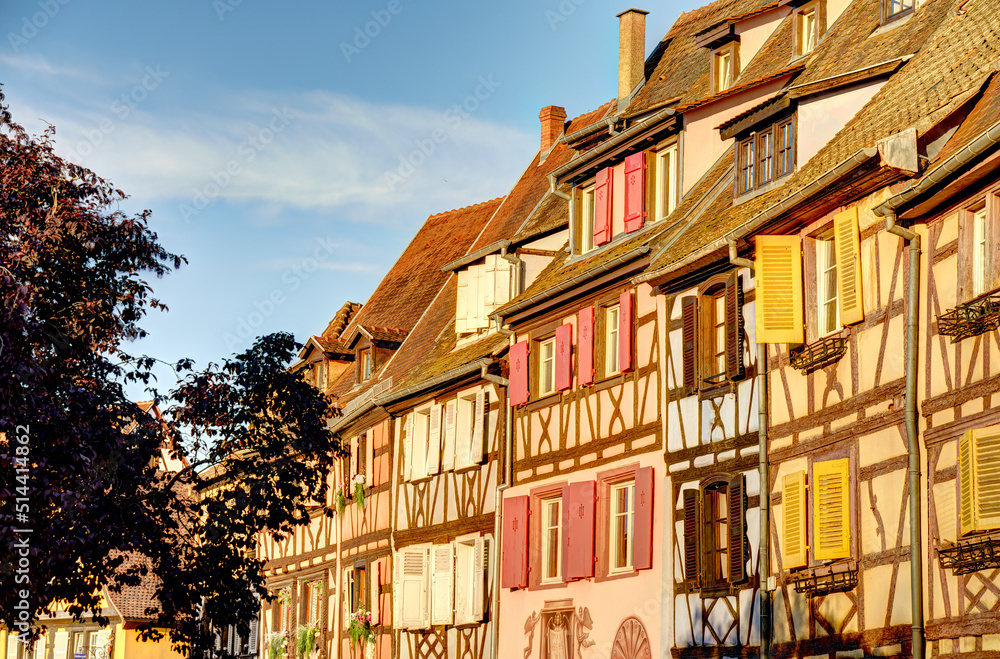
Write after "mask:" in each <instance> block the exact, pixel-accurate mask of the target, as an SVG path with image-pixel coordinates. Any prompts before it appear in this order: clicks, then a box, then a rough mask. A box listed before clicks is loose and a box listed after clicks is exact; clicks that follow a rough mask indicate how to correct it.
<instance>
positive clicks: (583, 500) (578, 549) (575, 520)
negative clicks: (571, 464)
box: [563, 481, 597, 581]
mask: <svg viewBox="0 0 1000 659" xmlns="http://www.w3.org/2000/svg"><path fill="white" fill-rule="evenodd" d="M596 499H597V483H595V482H594V481H583V482H581V483H571V484H569V485H567V486H566V487H564V488H563V581H572V580H574V579H586V578H587V577H592V576H594V519H595V518H594V502H595V501H596Z"/></svg>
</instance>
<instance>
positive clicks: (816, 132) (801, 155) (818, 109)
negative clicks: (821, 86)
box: [796, 81, 885, 167]
mask: <svg viewBox="0 0 1000 659" xmlns="http://www.w3.org/2000/svg"><path fill="white" fill-rule="evenodd" d="M884 84H885V81H879V82H873V83H869V84H867V85H862V86H860V87H856V88H854V89H850V90H848V91H841V92H837V93H833V94H828V95H825V96H821V97H819V98H815V99H811V100H809V101H800V102H799V109H798V122H799V123H798V137H797V140H798V144H797V146H798V154H797V156H796V163H798V166H799V167H802V166H803V165H805V164H806V163H807V162H809V159H810V158H812V157H813V156H814V155H816V154H817V153H818V152H819V150H820V149H822V148H823V146H824V145H826V143H827V142H829V141H830V139H832V138H833V136H834V135H836V134H837V131H839V130H840V129H841V128H842V127H843V126H844V124H846V123H847V122H848V121H849V120H850V119H851V117H853V116H854V115H856V114H857V113H858V110H860V109H861V108H862V107H864V105H865V103H867V102H868V101H869V100H871V97H872V96H874V95H875V94H876V92H878V90H880V89H882V85H884Z"/></svg>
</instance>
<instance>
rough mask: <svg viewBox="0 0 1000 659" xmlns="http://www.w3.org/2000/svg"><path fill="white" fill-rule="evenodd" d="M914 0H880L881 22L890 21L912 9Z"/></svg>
mask: <svg viewBox="0 0 1000 659" xmlns="http://www.w3.org/2000/svg"><path fill="white" fill-rule="evenodd" d="M914 2H915V0H882V22H886V21H890V20H893V19H896V18H899V17H900V16H903V15H904V14H906V13H908V12H910V11H912V10H913V7H914Z"/></svg>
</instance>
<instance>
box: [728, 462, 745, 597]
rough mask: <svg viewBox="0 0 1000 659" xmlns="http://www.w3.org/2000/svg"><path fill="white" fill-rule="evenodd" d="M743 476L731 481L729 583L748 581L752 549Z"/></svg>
mask: <svg viewBox="0 0 1000 659" xmlns="http://www.w3.org/2000/svg"><path fill="white" fill-rule="evenodd" d="M745 490H746V488H745V486H744V484H743V474H739V475H737V476H733V477H732V479H731V480H730V481H729V583H742V582H744V581H746V578H747V570H746V563H747V560H748V559H749V558H750V547H749V545H748V544H747V535H746V498H745Z"/></svg>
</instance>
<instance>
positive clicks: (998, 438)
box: [972, 426, 1000, 531]
mask: <svg viewBox="0 0 1000 659" xmlns="http://www.w3.org/2000/svg"><path fill="white" fill-rule="evenodd" d="M972 438H973V442H974V444H975V454H976V458H975V462H974V468H975V483H976V488H975V499H976V502H975V506H976V530H977V531H987V530H991V529H995V528H998V527H1000V426H990V427H988V428H979V429H978V430H973V431H972Z"/></svg>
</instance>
